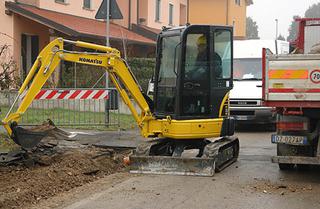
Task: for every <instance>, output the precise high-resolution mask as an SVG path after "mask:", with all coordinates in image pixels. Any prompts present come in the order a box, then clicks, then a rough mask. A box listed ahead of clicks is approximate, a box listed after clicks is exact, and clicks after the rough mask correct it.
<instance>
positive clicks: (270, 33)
mask: <svg viewBox="0 0 320 209" xmlns="http://www.w3.org/2000/svg"><path fill="white" fill-rule="evenodd" d="M319 2H320V0H253V5H250V6H248V7H247V16H248V17H251V18H252V19H253V20H254V21H256V22H257V25H258V31H259V37H260V38H261V39H274V38H275V36H276V21H275V19H278V35H279V34H281V35H282V36H284V37H285V38H287V36H288V29H289V26H290V24H291V21H292V20H293V18H292V17H293V16H294V15H299V16H301V17H303V16H304V13H305V11H306V10H307V9H308V8H309V7H310V6H311V5H313V4H315V3H319Z"/></svg>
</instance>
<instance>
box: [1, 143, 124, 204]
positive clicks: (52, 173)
mask: <svg viewBox="0 0 320 209" xmlns="http://www.w3.org/2000/svg"><path fill="white" fill-rule="evenodd" d="M46 151H47V152H46ZM126 154H128V151H114V150H113V149H100V148H95V147H85V148H83V147H81V148H73V149H66V150H63V151H61V150H60V151H59V150H58V151H53V149H52V148H50V149H49V152H48V149H40V151H38V152H35V153H32V154H28V157H27V158H26V157H24V160H23V161H21V160H20V161H17V162H15V163H13V164H11V165H0V208H28V207H31V206H33V207H34V206H36V204H37V203H38V202H39V201H40V200H43V199H48V198H50V197H53V196H55V195H57V194H59V193H63V192H65V191H68V190H70V189H72V188H75V187H79V186H82V185H84V184H87V183H89V182H92V181H95V180H97V179H99V178H102V177H104V176H106V175H110V174H112V173H115V172H118V171H121V170H123V169H124V166H123V163H122V159H123V156H124V155H126Z"/></svg>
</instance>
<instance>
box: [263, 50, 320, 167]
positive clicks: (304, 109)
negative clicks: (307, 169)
mask: <svg viewBox="0 0 320 209" xmlns="http://www.w3.org/2000/svg"><path fill="white" fill-rule="evenodd" d="M262 65H263V66H262V69H263V70H262V74H263V86H262V89H263V104H264V105H265V106H269V107H275V108H276V113H277V121H276V123H277V132H276V134H273V135H272V137H271V142H272V143H275V144H277V156H275V157H273V158H272V161H273V162H275V163H279V167H280V169H289V168H293V167H294V166H295V165H297V166H298V167H303V166H305V165H309V164H320V144H319V132H320V54H312V55H311V54H290V55H271V54H270V53H268V51H267V50H265V49H264V53H263V63H262Z"/></svg>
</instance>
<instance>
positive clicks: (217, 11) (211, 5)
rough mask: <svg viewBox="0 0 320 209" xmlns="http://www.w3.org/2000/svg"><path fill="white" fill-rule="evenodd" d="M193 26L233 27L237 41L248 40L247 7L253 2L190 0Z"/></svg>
mask: <svg viewBox="0 0 320 209" xmlns="http://www.w3.org/2000/svg"><path fill="white" fill-rule="evenodd" d="M188 3H189V4H188V5H189V6H188V22H190V23H191V24H218V25H232V26H233V27H234V36H235V38H236V39H245V38H246V13H247V6H250V5H251V4H253V1H252V0H189V1H188Z"/></svg>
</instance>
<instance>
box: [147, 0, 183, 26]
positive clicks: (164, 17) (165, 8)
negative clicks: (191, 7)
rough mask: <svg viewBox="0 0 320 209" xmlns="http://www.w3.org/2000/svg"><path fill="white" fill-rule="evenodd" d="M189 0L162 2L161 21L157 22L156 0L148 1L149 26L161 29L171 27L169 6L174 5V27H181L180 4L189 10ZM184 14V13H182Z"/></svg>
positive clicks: (165, 0) (166, 0) (162, 0)
mask: <svg viewBox="0 0 320 209" xmlns="http://www.w3.org/2000/svg"><path fill="white" fill-rule="evenodd" d="M187 3H188V1H187V0H161V6H160V7H161V9H160V21H155V17H156V0H149V1H148V17H147V26H148V27H151V28H158V29H160V28H161V27H162V26H168V25H169V4H172V5H173V24H172V25H173V26H179V25H180V8H181V6H180V4H182V5H185V6H186V7H185V11H186V9H187ZM182 13H183V12H182Z"/></svg>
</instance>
